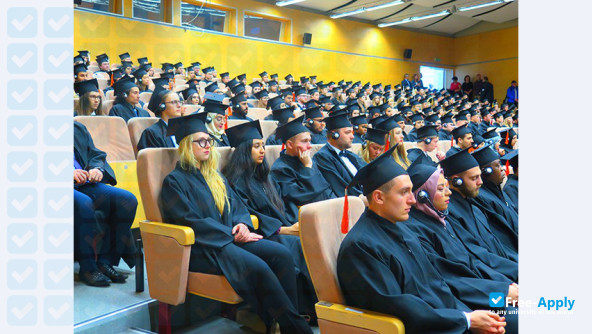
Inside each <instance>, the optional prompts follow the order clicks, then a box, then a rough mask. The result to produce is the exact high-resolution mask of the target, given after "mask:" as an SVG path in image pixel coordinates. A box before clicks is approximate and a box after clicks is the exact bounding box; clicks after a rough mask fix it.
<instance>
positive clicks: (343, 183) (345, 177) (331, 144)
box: [313, 112, 366, 197]
mask: <svg viewBox="0 0 592 334" xmlns="http://www.w3.org/2000/svg"><path fill="white" fill-rule="evenodd" d="M325 124H326V125H327V144H325V146H323V147H322V148H321V149H320V150H319V151H318V152H317V153H316V154H315V155H314V157H313V160H314V161H315V163H316V164H317V165H318V167H319V170H320V171H321V174H323V177H324V178H325V180H327V182H328V183H329V185H330V186H331V189H332V190H333V193H335V194H336V195H337V196H338V197H342V196H344V195H345V193H344V191H345V187H347V185H348V184H349V183H350V182H351V180H352V178H353V177H354V176H355V175H356V173H357V172H358V170H359V169H360V168H362V167H363V166H365V165H366V162H365V161H364V160H362V158H360V157H359V156H358V155H356V154H354V153H353V152H350V151H349V150H348V149H349V148H351V147H352V142H353V140H354V130H353V127H352V125H351V123H350V122H349V119H348V118H347V113H344V112H341V113H337V114H336V115H333V116H329V117H326V118H325ZM361 193H362V189H360V187H359V186H356V187H352V188H349V189H348V194H349V195H352V196H359V195H360V194H361Z"/></svg>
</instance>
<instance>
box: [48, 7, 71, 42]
mask: <svg viewBox="0 0 592 334" xmlns="http://www.w3.org/2000/svg"><path fill="white" fill-rule="evenodd" d="M73 14H74V13H73V12H72V8H68V7H49V8H46V9H45V11H44V12H43V32H44V33H45V36H46V37H50V38H64V37H72V32H73V28H74V24H73V23H72V16H73Z"/></svg>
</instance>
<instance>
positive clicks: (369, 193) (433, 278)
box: [337, 145, 506, 333]
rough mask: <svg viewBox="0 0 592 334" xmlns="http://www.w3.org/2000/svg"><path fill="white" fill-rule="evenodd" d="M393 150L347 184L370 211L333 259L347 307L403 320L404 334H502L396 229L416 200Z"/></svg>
mask: <svg viewBox="0 0 592 334" xmlns="http://www.w3.org/2000/svg"><path fill="white" fill-rule="evenodd" d="M395 147H396V145H395V146H393V147H392V148H391V149H390V150H389V151H387V152H385V153H384V154H382V155H381V156H380V157H378V158H376V159H375V160H373V161H372V162H371V163H369V164H368V165H367V166H365V167H364V168H362V169H361V170H360V172H359V173H358V174H357V175H356V177H355V178H354V179H353V181H352V183H351V184H350V186H353V185H355V184H361V185H362V187H363V189H364V195H365V196H366V198H367V199H368V203H369V204H368V205H369V206H368V208H367V209H366V211H365V212H364V213H363V214H362V215H361V216H360V218H359V220H358V221H357V223H356V224H355V225H354V227H353V228H352V230H351V231H350V232H349V233H348V234H347V235H346V236H345V239H344V240H343V242H342V244H341V247H340V249H339V254H338V257H337V275H338V278H339V284H340V286H341V290H342V292H343V295H344V297H345V300H346V302H347V305H349V306H354V307H360V308H363V309H367V310H371V311H377V312H381V313H388V314H392V315H394V316H396V317H398V318H400V319H401V320H402V321H403V323H404V325H405V332H406V333H465V332H468V331H469V330H470V331H472V332H473V333H485V331H486V330H489V331H491V332H496V333H503V332H504V327H505V325H506V323H505V322H504V320H505V319H504V318H501V317H499V316H498V315H497V314H496V313H493V312H489V311H481V310H479V311H472V310H471V309H470V308H469V307H468V306H466V305H465V304H464V303H462V302H461V301H460V300H458V299H457V298H456V297H455V296H454V294H453V293H452V291H451V289H450V287H449V286H448V285H447V284H446V283H445V281H444V279H443V277H442V276H441V275H440V273H439V272H438V270H437V269H436V268H435V267H434V266H433V265H432V263H431V262H430V259H429V257H428V256H427V254H426V253H425V251H424V250H423V248H422V246H421V244H420V242H419V241H418V239H417V237H415V236H414V235H412V234H411V233H410V232H409V231H408V230H407V229H406V228H402V227H401V226H400V224H399V222H403V221H405V220H407V219H408V218H409V210H410V209H411V206H412V205H413V204H415V198H414V196H413V193H412V192H411V189H412V187H413V185H412V183H411V181H410V179H409V176H408V175H407V173H406V172H405V170H404V169H403V168H402V167H401V166H399V165H398V164H397V163H396V162H395V161H394V159H393V158H392V151H393V150H394V149H395ZM344 210H347V208H345V209H344Z"/></svg>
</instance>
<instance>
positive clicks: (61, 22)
mask: <svg viewBox="0 0 592 334" xmlns="http://www.w3.org/2000/svg"><path fill="white" fill-rule="evenodd" d="M69 19H70V16H68V15H65V14H64V16H62V17H61V18H60V19H59V20H58V21H57V22H56V21H55V20H54V19H50V20H49V21H47V24H49V26H50V27H52V28H53V30H55V31H59V30H60V29H62V27H63V26H64V24H66V22H68V20H69Z"/></svg>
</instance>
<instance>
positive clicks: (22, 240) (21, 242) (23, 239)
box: [10, 230, 34, 248]
mask: <svg viewBox="0 0 592 334" xmlns="http://www.w3.org/2000/svg"><path fill="white" fill-rule="evenodd" d="M33 235H34V234H33V232H32V231H31V230H29V231H27V233H25V234H24V235H23V236H21V237H19V236H17V235H13V236H12V237H11V238H10V240H12V242H14V244H15V245H17V246H18V247H19V248H21V247H23V246H24V245H25V244H26V243H27V241H29V240H31V238H32V237H33Z"/></svg>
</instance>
